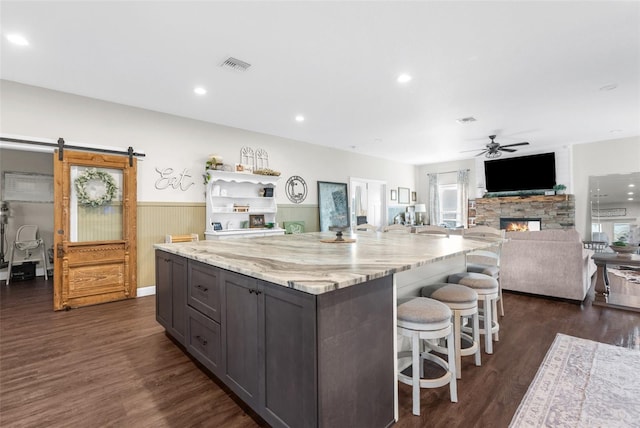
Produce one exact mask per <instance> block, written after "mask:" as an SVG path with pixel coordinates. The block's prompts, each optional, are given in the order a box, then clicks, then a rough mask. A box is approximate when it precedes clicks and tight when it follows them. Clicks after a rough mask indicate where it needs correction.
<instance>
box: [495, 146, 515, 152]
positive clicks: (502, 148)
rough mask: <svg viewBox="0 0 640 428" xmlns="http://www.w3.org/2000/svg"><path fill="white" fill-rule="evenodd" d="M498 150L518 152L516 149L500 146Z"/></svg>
mask: <svg viewBox="0 0 640 428" xmlns="http://www.w3.org/2000/svg"><path fill="white" fill-rule="evenodd" d="M498 150H500V151H501V152H509V153H513V152H517V150H516V149H505V148H504V147H500V148H498Z"/></svg>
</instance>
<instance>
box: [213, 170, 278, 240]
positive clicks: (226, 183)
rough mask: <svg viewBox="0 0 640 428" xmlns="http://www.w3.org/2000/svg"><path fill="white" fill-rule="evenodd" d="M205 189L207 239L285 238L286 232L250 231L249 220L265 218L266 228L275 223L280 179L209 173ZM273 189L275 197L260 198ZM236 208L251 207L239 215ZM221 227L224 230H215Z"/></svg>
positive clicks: (265, 229) (217, 172) (261, 229)
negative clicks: (274, 236) (281, 236)
mask: <svg viewBox="0 0 640 428" xmlns="http://www.w3.org/2000/svg"><path fill="white" fill-rule="evenodd" d="M207 175H208V177H209V181H208V183H207V185H206V206H207V208H206V209H207V212H206V218H207V224H206V228H205V238H206V239H226V238H238V237H254V236H266V235H282V234H284V229H280V228H259V227H254V228H251V227H249V221H250V218H249V216H252V215H263V216H264V224H265V225H266V224H269V223H274V224H275V221H276V214H277V212H278V205H277V204H276V198H275V191H276V185H277V183H278V180H279V179H280V177H277V176H268V175H256V174H245V173H239V172H228V171H215V170H208V171H207ZM265 189H270V190H268V192H271V194H272V195H273V196H261V194H264V193H266V190H265ZM234 206H243V207H248V210H247V211H236V210H234ZM216 223H217V224H219V225H220V227H221V229H219V230H215V229H214V225H215V224H216Z"/></svg>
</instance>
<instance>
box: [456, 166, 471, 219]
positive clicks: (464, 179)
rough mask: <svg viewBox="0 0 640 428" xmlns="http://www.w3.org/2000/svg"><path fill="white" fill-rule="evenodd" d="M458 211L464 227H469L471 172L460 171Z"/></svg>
mask: <svg viewBox="0 0 640 428" xmlns="http://www.w3.org/2000/svg"><path fill="white" fill-rule="evenodd" d="M457 183H458V204H457V205H458V210H460V212H459V216H457V217H459V218H460V219H461V221H462V227H467V222H468V211H467V204H468V200H469V170H468V169H461V170H459V171H458V182H457Z"/></svg>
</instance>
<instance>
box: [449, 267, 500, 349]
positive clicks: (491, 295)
mask: <svg viewBox="0 0 640 428" xmlns="http://www.w3.org/2000/svg"><path fill="white" fill-rule="evenodd" d="M447 282H448V283H452V284H459V285H465V286H467V287H469V288H472V289H473V290H474V291H475V292H476V293H478V299H479V300H480V301H482V302H483V304H482V315H481V316H480V318H481V319H483V321H484V322H483V325H482V326H481V328H480V334H484V336H485V337H484V345H485V352H486V353H487V354H493V340H496V341H498V340H499V339H500V338H499V336H498V332H499V331H500V324H499V323H498V311H497V301H498V296H499V285H498V281H497V280H496V279H495V278H492V277H490V276H488V275H484V274H481V273H476V272H460V273H455V274H453V275H449V277H448V278H447Z"/></svg>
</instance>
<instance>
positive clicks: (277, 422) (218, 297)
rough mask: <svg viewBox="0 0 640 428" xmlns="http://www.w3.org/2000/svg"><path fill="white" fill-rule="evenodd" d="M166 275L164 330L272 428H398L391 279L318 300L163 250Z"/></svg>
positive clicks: (161, 275) (159, 270)
mask: <svg viewBox="0 0 640 428" xmlns="http://www.w3.org/2000/svg"><path fill="white" fill-rule="evenodd" d="M176 259H177V260H176ZM156 275H157V276H156V287H157V307H156V309H157V319H158V321H159V322H160V323H161V324H162V325H163V326H165V328H166V329H167V332H168V333H169V334H170V335H171V336H173V337H175V338H176V339H178V338H179V336H178V335H179V334H180V329H179V328H177V327H179V326H180V325H181V324H180V323H179V322H177V321H178V320H180V319H183V318H186V320H187V321H186V335H185V333H184V331H185V330H184V329H183V330H182V331H183V333H182V337H183V342H181V343H183V344H184V345H185V347H186V351H187V352H188V353H189V354H191V355H192V356H193V357H194V358H196V359H197V360H198V361H200V362H201V363H202V364H203V365H204V366H205V367H206V368H207V369H209V370H210V371H211V372H212V373H213V374H214V375H216V376H217V377H218V378H220V379H221V380H222V381H223V382H224V383H225V384H226V385H227V386H228V387H229V388H230V389H231V390H232V391H233V392H234V393H235V394H237V395H238V397H239V398H240V399H242V400H243V401H244V402H245V403H246V404H248V405H249V406H250V407H251V408H253V409H254V410H255V411H256V412H257V413H258V414H259V415H260V416H262V417H263V418H264V419H265V420H266V421H267V422H268V423H269V425H271V426H273V427H296V428H297V427H339V426H367V427H386V426H389V425H391V424H392V423H393V396H394V388H395V385H394V383H393V379H394V378H393V373H394V370H395V363H394V358H393V306H394V302H393V281H392V278H391V277H390V276H388V277H384V278H379V279H375V280H371V281H368V282H366V283H362V284H358V285H355V286H352V287H347V288H344V289H339V290H335V291H332V292H329V293H324V294H320V295H317V296H316V295H312V294H307V293H304V292H301V291H297V290H293V289H291V288H287V287H283V286H280V285H276V284H271V283H269V282H265V281H262V280H258V279H256V278H252V277H249V276H245V275H241V274H238V273H235V272H231V271H228V270H225V269H220V268H217V267H215V266H211V265H207V264H204V263H201V262H198V261H195V260H188V261H187V259H185V258H182V257H179V256H172V255H170V254H167V253H165V252H163V251H160V250H157V251H156ZM171 299H175V300H173V301H172V300H171ZM180 306H181V307H182V309H180V308H179V307H180ZM180 313H182V316H181V315H180Z"/></svg>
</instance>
